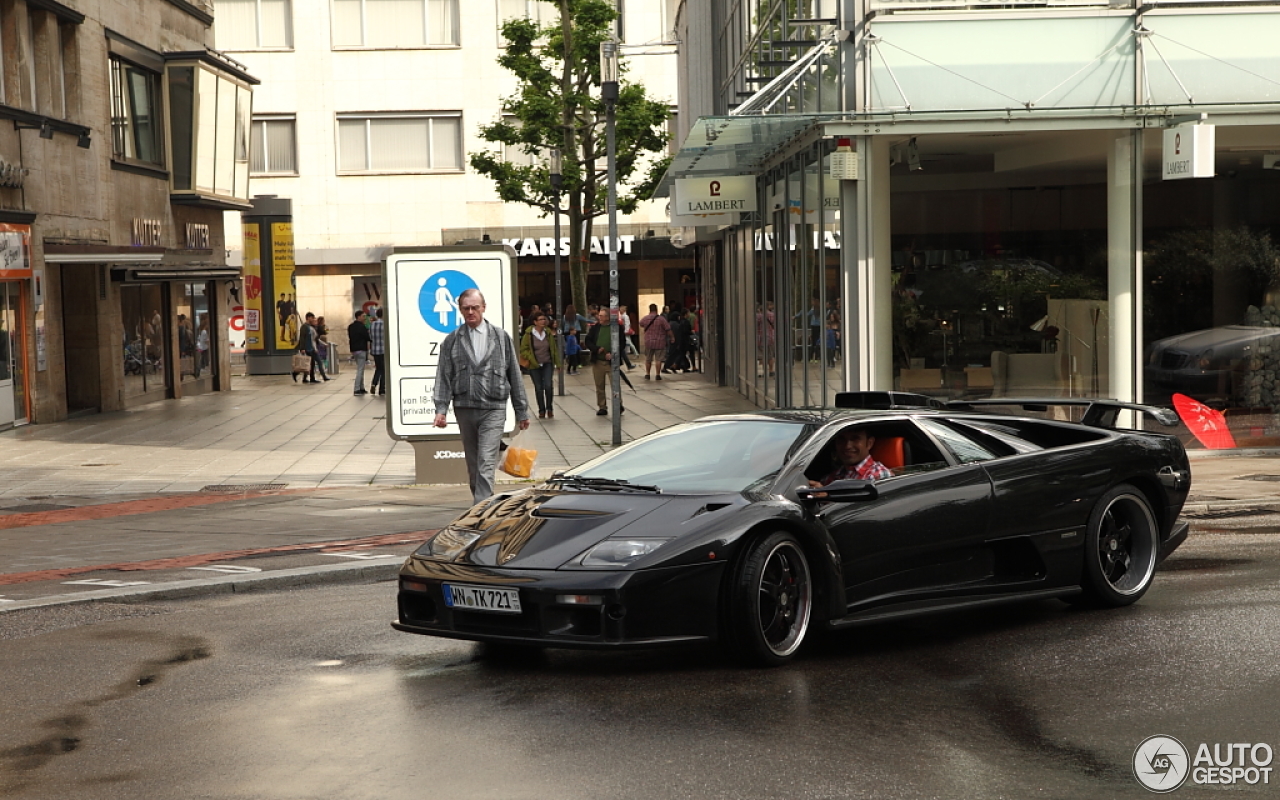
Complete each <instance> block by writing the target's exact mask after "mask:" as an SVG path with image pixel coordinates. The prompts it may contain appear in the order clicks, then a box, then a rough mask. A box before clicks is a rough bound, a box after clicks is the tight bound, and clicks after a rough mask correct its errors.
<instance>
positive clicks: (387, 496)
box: [0, 371, 752, 611]
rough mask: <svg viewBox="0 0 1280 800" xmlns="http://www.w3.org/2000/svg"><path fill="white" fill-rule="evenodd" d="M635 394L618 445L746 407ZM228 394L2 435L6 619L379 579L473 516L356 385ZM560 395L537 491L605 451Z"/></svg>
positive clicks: (644, 388) (278, 385)
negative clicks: (419, 469) (431, 478)
mask: <svg viewBox="0 0 1280 800" xmlns="http://www.w3.org/2000/svg"><path fill="white" fill-rule="evenodd" d="M632 380H633V381H634V382H635V383H636V384H637V386H636V390H635V391H632V390H631V389H628V388H626V387H625V386H624V387H623V391H624V395H625V399H624V401H623V404H624V405H625V407H626V409H627V410H626V413H625V414H624V415H623V441H630V440H631V439H634V438H636V437H639V436H642V435H644V434H647V433H649V432H651V431H654V430H657V429H660V428H664V427H667V426H669V425H672V424H675V423H678V422H681V421H684V420H688V419H693V418H696V417H699V416H704V415H706V414H715V413H725V412H732V411H741V410H750V409H751V408H752V406H751V405H750V404H749V403H748V402H747V401H746V400H745V399H743V398H742V397H741V396H740V395H738V394H737V393H736V392H732V391H730V390H728V389H724V388H720V387H716V386H714V385H711V384H710V383H708V382H707V381H706V380H705V379H704V378H703V377H702V376H701V375H699V374H687V375H677V376H666V379H665V380H663V381H662V382H657V381H644V380H643V374H642V373H638V371H637V372H633V373H632ZM234 385H235V387H236V388H235V391H233V392H231V393H222V394H207V395H200V396H196V397H191V398H187V399H184V400H181V401H178V402H166V403H156V404H151V405H148V406H143V407H140V408H137V409H131V410H129V411H123V412H116V413H110V414H102V415H95V416H89V417H83V418H80V419H75V420H69V421H67V422H62V423H57V424H54V425H32V426H28V427H24V428H19V429H16V430H12V431H7V432H4V433H0V611H3V610H12V609H15V608H21V607H28V606H31V605H47V604H52V603H61V602H70V601H75V600H88V599H102V598H119V597H122V596H125V595H134V596H137V595H139V594H149V595H151V596H173V594H174V593H175V592H177V593H189V592H191V591H197V590H203V591H239V590H243V589H245V588H249V587H251V586H253V585H259V586H261V585H272V586H274V585H280V582H281V581H284V582H285V583H286V584H291V583H296V582H299V581H306V580H313V579H316V580H318V579H324V580H332V579H336V578H340V577H341V576H342V575H344V574H345V575H347V576H348V577H351V578H353V579H364V578H365V577H367V576H368V575H370V574H378V575H384V574H385V575H390V574H391V571H392V570H394V567H395V566H396V565H398V563H399V561H400V560H401V559H403V557H404V555H405V554H406V553H408V552H409V551H410V550H412V549H413V547H414V546H415V543H416V542H418V541H421V540H422V539H423V538H425V536H426V533H427V532H428V531H433V530H436V529H438V528H439V527H441V526H442V525H444V524H446V523H447V522H449V521H450V520H452V519H453V518H454V517H456V516H457V515H458V514H459V513H460V512H461V511H462V510H464V509H465V508H467V507H468V506H469V505H470V492H469V491H468V490H467V488H466V487H465V486H441V485H436V486H415V485H413V482H414V459H413V449H412V447H411V446H410V445H408V444H406V443H403V442H396V441H394V440H392V439H391V438H390V437H389V436H388V435H387V432H386V420H385V417H386V405H385V403H384V402H382V400H381V398H372V397H369V396H362V397H356V396H353V394H352V392H351V390H352V386H351V383H350V379H345V378H342V377H339V378H335V379H334V380H333V381H331V382H329V383H322V384H319V385H316V386H310V385H303V384H300V383H294V382H292V381H291V380H290V379H289V378H288V376H283V377H275V376H272V377H262V376H259V377H249V378H238V379H236V380H235V384H234ZM565 389H566V394H565V396H564V397H559V396H557V397H556V398H555V411H556V415H555V418H554V419H550V420H538V419H536V418H535V419H534V421H533V424H532V426H531V427H530V430H529V434H528V435H530V436H531V445H532V446H533V447H535V448H536V449H537V450H538V452H539V456H538V464H537V468H536V470H535V473H534V477H535V478H540V477H545V476H548V475H550V474H551V473H552V472H553V471H555V470H558V469H564V468H566V467H570V466H573V465H575V464H579V463H581V462H583V461H585V460H587V459H589V458H592V457H594V456H596V455H599V454H600V453H602V452H604V451H606V450H608V449H610V448H611V441H612V436H613V427H612V421H611V418H609V417H598V416H596V413H595V408H596V407H595V386H594V384H593V383H592V382H591V376H590V374H589V373H586V374H580V375H576V376H566V379H565ZM506 477H507V476H505V475H504V474H503V473H499V480H500V482H501V481H502V479H504V478H506ZM507 480H508V481H510V482H514V481H513V479H507ZM341 561H346V562H347V563H348V564H349V567H346V568H344V567H341V566H334V564H335V562H341ZM379 564H381V565H383V566H378V565H379ZM371 570H372V571H371Z"/></svg>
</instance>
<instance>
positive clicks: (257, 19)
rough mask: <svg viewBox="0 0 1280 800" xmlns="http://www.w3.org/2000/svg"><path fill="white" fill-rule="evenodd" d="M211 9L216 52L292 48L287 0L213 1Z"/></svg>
mask: <svg viewBox="0 0 1280 800" xmlns="http://www.w3.org/2000/svg"><path fill="white" fill-rule="evenodd" d="M213 8H214V19H215V20H216V21H215V22H214V36H215V38H216V40H217V43H218V49H219V50H267V49H289V48H292V47H293V8H292V3H291V2H290V0H214V4H213Z"/></svg>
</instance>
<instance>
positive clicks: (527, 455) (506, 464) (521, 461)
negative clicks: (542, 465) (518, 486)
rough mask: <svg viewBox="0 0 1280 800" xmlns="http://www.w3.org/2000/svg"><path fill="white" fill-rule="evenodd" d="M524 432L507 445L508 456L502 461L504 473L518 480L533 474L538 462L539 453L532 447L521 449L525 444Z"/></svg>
mask: <svg viewBox="0 0 1280 800" xmlns="http://www.w3.org/2000/svg"><path fill="white" fill-rule="evenodd" d="M523 434H524V431H521V432H520V433H517V434H516V435H515V436H514V437H513V438H512V439H511V444H509V445H507V453H506V456H505V457H504V458H503V459H502V466H501V467H499V469H501V470H502V471H503V472H505V473H507V474H508V475H512V476H514V477H516V478H527V477H529V476H530V475H532V474H533V465H534V464H536V463H537V462H538V451H537V450H534V449H533V448H531V447H521V445H522V444H524V442H523V441H522V439H523Z"/></svg>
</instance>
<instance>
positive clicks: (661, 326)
mask: <svg viewBox="0 0 1280 800" xmlns="http://www.w3.org/2000/svg"><path fill="white" fill-rule="evenodd" d="M640 330H641V331H643V332H644V379H645V380H646V381H647V380H649V372H650V371H651V370H652V369H653V364H654V362H655V361H657V363H658V370H657V378H658V380H662V365H663V362H664V361H665V360H666V355H667V347H668V346H669V345H670V344H671V343H672V342H673V341H675V337H674V335H673V334H672V333H671V323H670V322H668V321H667V318H666V317H664V316H662V315H661V314H659V313H658V304H657V303H650V304H649V313H648V314H647V315H646V316H645V317H644V319H642V320H640Z"/></svg>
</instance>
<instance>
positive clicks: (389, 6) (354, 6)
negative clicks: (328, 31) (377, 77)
mask: <svg viewBox="0 0 1280 800" xmlns="http://www.w3.org/2000/svg"><path fill="white" fill-rule="evenodd" d="M456 44H458V0H333V46H334V47H383V48H396V47H430V46H437V45H456Z"/></svg>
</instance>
